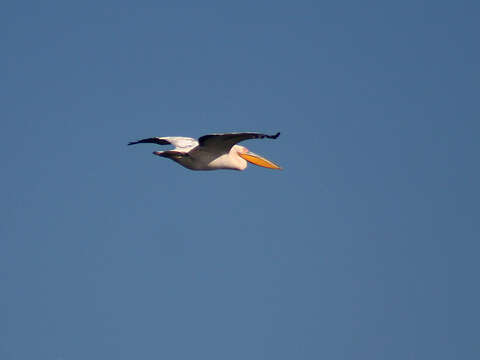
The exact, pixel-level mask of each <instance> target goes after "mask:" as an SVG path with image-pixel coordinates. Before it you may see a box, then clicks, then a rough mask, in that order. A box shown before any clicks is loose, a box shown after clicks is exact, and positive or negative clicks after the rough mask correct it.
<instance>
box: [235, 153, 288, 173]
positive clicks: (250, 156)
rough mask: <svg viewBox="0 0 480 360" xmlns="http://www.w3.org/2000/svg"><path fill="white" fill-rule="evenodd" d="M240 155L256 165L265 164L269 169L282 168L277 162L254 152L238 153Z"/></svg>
mask: <svg viewBox="0 0 480 360" xmlns="http://www.w3.org/2000/svg"><path fill="white" fill-rule="evenodd" d="M238 155H240V156H241V157H242V158H243V159H245V160H247V161H248V162H249V163H252V164H254V165H258V166H263V167H266V168H269V169H276V170H282V168H281V167H280V166H278V165H277V164H275V163H274V162H272V161H270V160H267V159H265V158H264V157H262V156H260V155H257V154H255V153H252V152H250V151H249V152H246V153H244V154H238Z"/></svg>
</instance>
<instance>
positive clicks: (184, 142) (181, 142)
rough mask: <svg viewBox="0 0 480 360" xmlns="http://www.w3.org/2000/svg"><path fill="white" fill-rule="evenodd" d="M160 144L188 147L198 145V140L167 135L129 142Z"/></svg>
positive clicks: (181, 147) (179, 147)
mask: <svg viewBox="0 0 480 360" xmlns="http://www.w3.org/2000/svg"><path fill="white" fill-rule="evenodd" d="M144 143H146V144H158V145H173V146H175V149H188V148H193V147H195V146H198V141H197V140H195V139H192V138H189V137H180V136H166V137H152V138H148V139H142V140H138V141H132V142H129V143H128V145H135V144H144Z"/></svg>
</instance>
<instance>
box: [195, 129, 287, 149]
mask: <svg viewBox="0 0 480 360" xmlns="http://www.w3.org/2000/svg"><path fill="white" fill-rule="evenodd" d="M279 135H280V133H279V132H278V133H276V134H275V135H267V134H260V133H251V132H244V133H227V134H210V135H204V136H202V137H201V138H199V139H198V142H199V144H200V146H201V147H204V148H212V149H215V150H216V151H221V152H226V153H227V152H229V151H230V149H231V148H232V146H233V145H235V144H238V143H239V142H240V141H244V140H249V139H263V138H269V139H276V138H277V137H278V136H279Z"/></svg>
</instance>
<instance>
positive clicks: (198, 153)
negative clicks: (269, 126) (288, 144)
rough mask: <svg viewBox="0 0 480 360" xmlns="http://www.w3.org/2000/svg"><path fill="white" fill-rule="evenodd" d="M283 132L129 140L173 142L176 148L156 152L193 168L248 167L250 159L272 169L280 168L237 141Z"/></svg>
mask: <svg viewBox="0 0 480 360" xmlns="http://www.w3.org/2000/svg"><path fill="white" fill-rule="evenodd" d="M279 135H280V133H276V134H275V135H266V134H259V133H251V132H244V133H227V134H209V135H204V136H202V137H200V138H199V139H198V140H195V139H192V138H189V137H179V136H167V137H152V138H148V139H142V140H138V141H132V142H129V143H128V145H135V144H144V143H149V144H158V145H173V146H175V149H173V150H167V151H154V152H153V154H155V155H158V156H160V157H164V158H167V159H171V160H173V161H175V162H177V163H179V164H180V165H182V166H184V167H186V168H187V169H190V170H220V169H229V170H245V168H246V167H247V161H248V162H250V163H252V164H255V165H258V166H263V167H266V168H269V169H281V167H280V166H278V165H277V164H275V163H274V162H272V161H270V160H267V159H265V158H264V157H262V156H260V155H257V154H255V153H253V152H251V151H249V150H248V149H247V148H246V147H244V146H240V145H237V144H238V143H239V142H241V141H244V140H249V139H263V138H268V139H276V138H277V137H278V136H279Z"/></svg>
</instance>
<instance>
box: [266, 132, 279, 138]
mask: <svg viewBox="0 0 480 360" xmlns="http://www.w3.org/2000/svg"><path fill="white" fill-rule="evenodd" d="M279 136H280V132H277V133H276V134H275V135H270V136H268V137H269V138H270V139H276V138H278V137H279Z"/></svg>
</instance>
